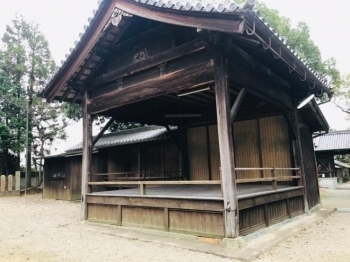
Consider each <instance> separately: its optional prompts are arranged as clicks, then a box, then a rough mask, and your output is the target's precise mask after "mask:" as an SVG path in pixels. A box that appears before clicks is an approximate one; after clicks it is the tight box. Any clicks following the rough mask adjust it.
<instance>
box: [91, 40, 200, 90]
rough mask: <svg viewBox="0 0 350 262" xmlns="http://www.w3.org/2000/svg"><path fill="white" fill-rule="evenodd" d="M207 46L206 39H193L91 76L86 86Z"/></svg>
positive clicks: (111, 79)
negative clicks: (96, 75) (132, 62)
mask: <svg viewBox="0 0 350 262" xmlns="http://www.w3.org/2000/svg"><path fill="white" fill-rule="evenodd" d="M206 46H207V41H206V40H205V39H204V38H200V39H197V40H194V41H192V42H190V43H186V44H184V45H181V46H178V47H175V48H174V49H171V50H169V51H165V52H163V53H160V54H158V55H155V56H152V57H149V58H146V59H145V60H142V61H140V62H136V63H134V64H131V65H129V66H125V67H123V68H120V69H117V70H115V71H112V72H109V73H107V74H104V75H101V76H98V77H96V78H93V79H91V80H89V81H88V82H87V86H88V87H90V88H92V87H96V86H100V85H104V84H107V83H109V82H112V81H115V80H116V79H120V78H123V77H125V76H128V75H132V74H135V73H137V72H140V71H143V70H146V69H148V68H151V67H154V66H157V65H160V64H162V63H166V62H168V61H170V60H173V59H176V58H179V57H182V56H185V55H188V54H191V53H195V52H198V51H200V50H203V49H205V48H206Z"/></svg>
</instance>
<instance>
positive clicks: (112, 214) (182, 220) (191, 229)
mask: <svg viewBox="0 0 350 262" xmlns="http://www.w3.org/2000/svg"><path fill="white" fill-rule="evenodd" d="M302 195H303V190H302V189H296V190H293V191H288V192H276V193H275V194H270V195H262V196H255V197H252V198H246V199H241V200H239V220H240V221H239V226H240V235H247V234H250V233H252V232H254V231H257V230H258V229H261V228H265V227H268V226H270V225H272V224H275V223H278V222H281V221H283V220H286V219H288V218H292V217H294V216H297V215H301V214H303V201H304V200H303V196H302ZM87 202H88V220H90V221H96V222H100V223H108V224H115V225H119V226H128V227H140V228H147V229H154V230H161V231H170V232H176V233H183V234H190V235H195V236H202V237H211V238H223V237H224V235H225V234H224V232H225V224H224V216H223V208H224V205H223V201H214V200H207V199H205V200H204V199H203V200H199V199H198V200H187V199H168V198H164V199H162V198H157V199H155V198H149V197H148V198H142V197H133V198H130V197H118V196H109V197H105V196H88V198H87Z"/></svg>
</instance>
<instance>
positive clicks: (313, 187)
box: [299, 127, 320, 209]
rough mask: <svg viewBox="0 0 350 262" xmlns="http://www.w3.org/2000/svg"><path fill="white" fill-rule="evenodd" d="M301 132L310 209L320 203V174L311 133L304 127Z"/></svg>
mask: <svg viewBox="0 0 350 262" xmlns="http://www.w3.org/2000/svg"><path fill="white" fill-rule="evenodd" d="M299 130H300V131H299V132H300V140H301V147H302V154H303V155H302V159H303V162H304V169H305V180H306V187H307V188H306V189H307V198H308V199H307V201H308V204H309V208H310V209H311V208H313V207H314V206H316V205H317V204H318V203H320V192H319V187H318V174H317V167H316V160H315V152H314V145H313V141H312V135H311V133H310V131H309V130H308V129H307V128H305V127H302V128H300V129H299Z"/></svg>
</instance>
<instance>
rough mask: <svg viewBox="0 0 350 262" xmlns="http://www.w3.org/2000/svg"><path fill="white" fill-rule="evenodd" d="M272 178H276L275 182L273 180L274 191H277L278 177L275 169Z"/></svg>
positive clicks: (272, 171)
mask: <svg viewBox="0 0 350 262" xmlns="http://www.w3.org/2000/svg"><path fill="white" fill-rule="evenodd" d="M271 177H273V178H274V180H272V189H273V190H277V177H276V169H275V168H273V169H272V170H271Z"/></svg>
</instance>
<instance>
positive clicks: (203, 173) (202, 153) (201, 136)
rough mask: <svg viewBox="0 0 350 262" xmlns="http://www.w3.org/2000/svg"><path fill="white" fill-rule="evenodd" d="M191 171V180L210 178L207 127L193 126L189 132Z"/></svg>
mask: <svg viewBox="0 0 350 262" xmlns="http://www.w3.org/2000/svg"><path fill="white" fill-rule="evenodd" d="M187 140H188V159H189V173H190V179H191V180H209V165H208V145H207V129H206V127H197V128H191V129H189V130H188V132H187Z"/></svg>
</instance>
